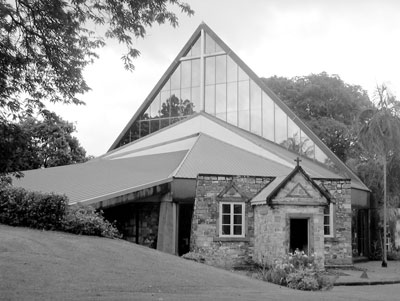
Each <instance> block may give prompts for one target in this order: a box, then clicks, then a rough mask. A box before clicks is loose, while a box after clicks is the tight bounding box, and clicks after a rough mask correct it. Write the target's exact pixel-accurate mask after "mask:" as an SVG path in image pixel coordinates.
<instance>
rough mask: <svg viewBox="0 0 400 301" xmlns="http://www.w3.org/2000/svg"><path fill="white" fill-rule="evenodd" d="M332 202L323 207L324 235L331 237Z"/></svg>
mask: <svg viewBox="0 0 400 301" xmlns="http://www.w3.org/2000/svg"><path fill="white" fill-rule="evenodd" d="M333 214H334V211H333V203H330V204H329V206H326V207H325V208H324V236H325V237H333Z"/></svg>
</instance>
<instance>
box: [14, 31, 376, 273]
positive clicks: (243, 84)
mask: <svg viewBox="0 0 400 301" xmlns="http://www.w3.org/2000/svg"><path fill="white" fill-rule="evenodd" d="M24 174H25V177H23V178H21V179H18V180H14V185H15V186H20V187H24V188H26V189H31V190H36V191H43V192H56V193H62V194H66V195H67V196H68V197H69V200H70V203H71V204H79V203H81V204H88V205H92V206H94V207H96V208H100V209H102V210H103V212H104V215H105V217H106V218H107V219H109V220H111V221H114V220H115V221H116V223H117V226H118V228H119V230H120V231H121V233H122V234H123V237H124V239H126V240H129V241H132V242H134V243H138V244H142V245H146V246H149V247H152V248H156V249H158V250H161V251H164V252H168V253H171V254H176V255H183V254H185V253H187V252H189V251H192V252H195V253H199V254H201V255H202V256H203V257H204V258H205V260H206V261H207V262H209V263H210V264H214V265H219V266H229V267H231V266H232V267H233V266H239V265H243V264H246V263H249V262H258V263H261V262H265V261H268V262H271V261H273V260H274V258H277V257H279V256H282V255H284V254H286V253H288V252H291V251H294V250H296V249H299V250H303V251H304V252H305V253H307V254H310V255H311V254H315V256H316V258H317V259H318V260H319V262H320V264H321V265H324V264H325V265H341V264H346V265H347V264H351V263H352V262H353V258H354V257H358V256H367V255H368V249H369V219H370V215H369V214H370V213H369V189H368V188H367V187H366V186H365V185H364V184H363V183H362V182H361V180H360V179H359V178H358V177H357V175H355V174H354V173H353V172H352V171H351V170H350V169H349V168H348V167H347V166H346V165H345V164H344V163H343V162H342V161H340V160H339V159H338V158H337V157H336V156H335V155H334V153H333V152H332V151H330V150H329V149H328V147H327V146H325V145H324V143H323V142H322V141H321V140H320V139H319V138H318V137H317V136H316V135H315V134H314V133H313V132H312V131H311V130H310V129H309V128H308V127H307V126H306V125H305V124H304V123H303V122H302V121H301V120H300V119H299V118H298V117H297V116H296V115H295V114H294V113H293V112H292V111H291V110H290V109H289V108H288V107H287V106H286V105H285V104H284V103H283V102H282V100H281V99H279V98H278V97H277V96H276V95H275V94H274V93H273V92H272V91H271V90H270V89H269V88H268V87H267V86H266V85H265V83H264V82H263V80H262V79H261V78H259V77H258V76H257V75H256V74H255V73H254V72H253V71H252V70H251V69H250V68H249V67H248V66H247V65H246V64H245V63H244V62H243V61H242V60H241V59H240V58H239V57H238V56H237V55H236V54H235V53H234V52H233V51H232V50H231V49H230V48H229V47H228V46H227V45H226V44H225V43H224V42H223V41H222V40H221V39H220V38H219V37H218V36H217V35H216V34H215V33H214V32H213V31H212V30H211V29H210V28H209V27H208V26H207V25H206V24H204V23H202V24H201V25H200V26H199V27H198V28H197V29H196V31H195V32H194V33H193V35H192V36H191V37H190V39H189V41H188V42H187V43H186V45H185V46H184V47H183V49H182V50H181V51H180V53H179V54H178V55H177V57H176V58H175V60H174V61H173V63H172V64H171V65H170V67H169V68H168V70H167V71H166V72H165V74H164V75H163V76H162V78H161V79H160V80H159V82H158V83H157V84H156V85H155V87H154V88H153V90H152V91H151V92H150V94H149V95H148V97H147V98H146V99H145V100H144V102H143V104H142V105H141V106H140V107H139V109H138V111H137V112H136V113H135V114H134V115H133V117H132V119H131V120H130V121H129V123H128V124H127V125H126V126H125V128H124V129H123V130H122V132H121V133H120V135H119V136H118V137H117V138H116V140H115V142H114V143H113V144H112V145H111V147H110V149H109V151H108V152H107V153H106V154H104V155H102V156H100V157H98V158H95V159H93V160H91V161H89V162H87V163H83V164H76V165H69V166H62V167H54V168H48V169H40V170H31V171H26V172H24Z"/></svg>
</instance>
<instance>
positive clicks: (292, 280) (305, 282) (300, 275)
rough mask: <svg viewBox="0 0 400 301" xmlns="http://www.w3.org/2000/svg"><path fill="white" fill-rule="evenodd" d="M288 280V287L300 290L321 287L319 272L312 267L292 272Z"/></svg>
mask: <svg viewBox="0 0 400 301" xmlns="http://www.w3.org/2000/svg"><path fill="white" fill-rule="evenodd" d="M286 282H287V286H288V287H290V288H294V289H298V290H303V291H315V290H318V289H320V287H319V282H318V275H317V272H316V271H313V270H310V269H307V270H303V271H297V272H293V273H290V274H289V275H288V276H287V278H286Z"/></svg>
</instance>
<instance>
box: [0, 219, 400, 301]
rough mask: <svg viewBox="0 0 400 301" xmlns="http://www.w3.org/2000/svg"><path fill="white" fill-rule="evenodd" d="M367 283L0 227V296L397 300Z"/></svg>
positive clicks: (388, 288) (399, 289) (393, 289)
mask: <svg viewBox="0 0 400 301" xmlns="http://www.w3.org/2000/svg"><path fill="white" fill-rule="evenodd" d="M361 288H363V289H361ZM371 288H372V287H367V288H366V290H364V287H335V288H334V289H333V290H331V291H328V292H301V291H295V290H291V289H288V288H284V287H279V286H277V285H274V284H270V283H266V282H262V281H258V280H254V279H251V278H248V277H246V276H242V275H238V274H235V273H230V272H228V271H224V270H220V269H217V268H213V267H210V266H206V265H202V264H199V263H195V262H191V261H187V260H184V259H181V258H178V257H176V256H172V255H168V254H164V253H161V252H158V251H155V250H151V249H148V248H145V247H141V246H137V245H135V244H131V243H128V242H125V241H120V240H110V239H101V238H94V237H87V236H75V235H69V234H65V233H59V232H44V231H37V230H30V229H23V228H12V227H7V226H2V225H0V300H297V301H301V300H398V294H399V293H400V286H399V285H393V286H375V287H373V289H371ZM395 292H397V293H395ZM385 294H386V295H385Z"/></svg>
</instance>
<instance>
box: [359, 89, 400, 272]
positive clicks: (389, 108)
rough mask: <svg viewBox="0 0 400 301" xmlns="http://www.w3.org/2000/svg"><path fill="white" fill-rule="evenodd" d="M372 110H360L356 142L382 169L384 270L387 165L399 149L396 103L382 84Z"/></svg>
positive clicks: (384, 261) (384, 260)
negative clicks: (357, 139)
mask: <svg viewBox="0 0 400 301" xmlns="http://www.w3.org/2000/svg"><path fill="white" fill-rule="evenodd" d="M375 99H376V100H377V104H376V107H374V108H371V109H367V110H364V111H363V112H362V113H361V114H360V117H359V120H360V123H361V127H360V131H359V141H360V143H361V145H362V146H363V147H364V149H365V150H366V151H367V152H369V153H370V154H371V156H372V158H374V159H375V161H377V162H379V163H381V164H382V166H383V258H382V266H383V267H387V250H386V237H387V233H386V231H387V229H386V227H387V208H386V207H387V192H388V189H387V165H388V163H389V164H390V162H391V160H392V159H393V158H395V157H396V156H397V152H398V150H399V148H400V115H399V114H400V103H399V102H398V101H397V100H396V97H395V96H394V95H393V94H391V93H390V91H389V90H388V89H387V87H386V86H385V85H384V84H383V85H381V86H377V88H376V93H375Z"/></svg>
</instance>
